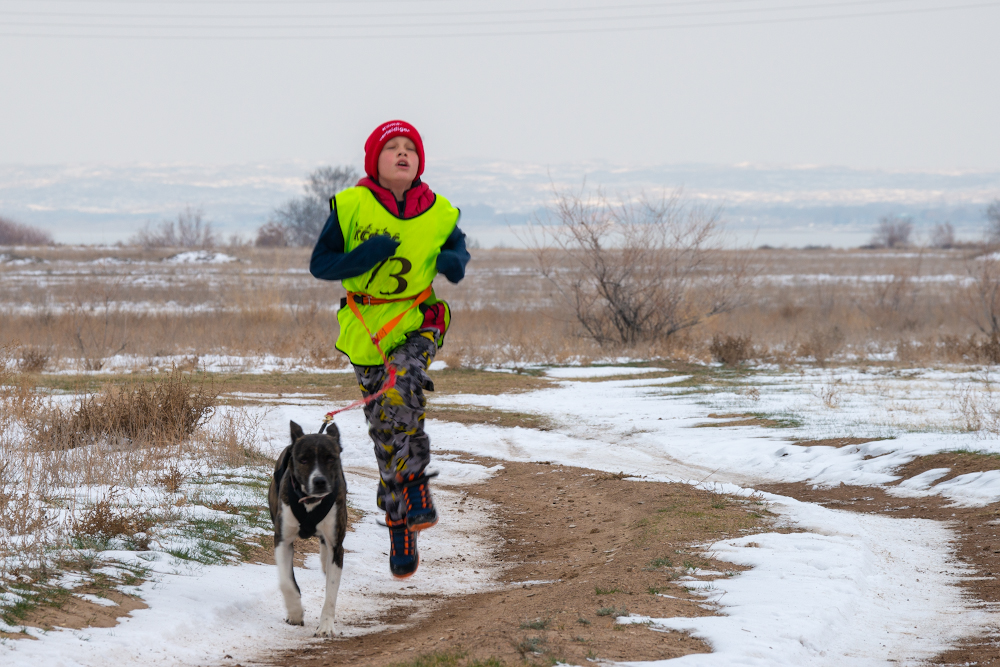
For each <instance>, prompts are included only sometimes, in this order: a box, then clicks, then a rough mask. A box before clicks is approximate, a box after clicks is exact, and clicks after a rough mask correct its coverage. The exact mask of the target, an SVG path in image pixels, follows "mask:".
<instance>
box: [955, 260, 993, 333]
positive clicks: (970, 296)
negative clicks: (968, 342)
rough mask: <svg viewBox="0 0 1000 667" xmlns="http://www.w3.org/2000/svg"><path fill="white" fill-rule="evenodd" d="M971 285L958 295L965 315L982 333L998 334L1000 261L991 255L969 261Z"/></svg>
mask: <svg viewBox="0 0 1000 667" xmlns="http://www.w3.org/2000/svg"><path fill="white" fill-rule="evenodd" d="M966 271H967V272H968V274H969V277H970V278H971V279H972V281H971V284H970V285H969V286H968V287H967V288H966V289H965V290H963V291H962V293H961V294H960V296H961V299H962V302H963V305H964V306H965V315H966V317H968V319H969V320H970V321H971V322H972V323H973V324H974V325H975V326H976V327H977V328H978V329H979V330H980V331H982V332H983V333H985V334H987V335H990V336H994V335H997V334H1000V261H998V260H997V258H996V257H994V256H993V255H986V256H982V257H977V258H973V259H969V260H968V261H967V262H966Z"/></svg>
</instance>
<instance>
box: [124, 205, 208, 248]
mask: <svg viewBox="0 0 1000 667" xmlns="http://www.w3.org/2000/svg"><path fill="white" fill-rule="evenodd" d="M128 242H129V244H131V245H137V246H141V247H143V248H214V247H215V246H216V245H218V244H219V238H218V236H216V234H215V231H214V230H213V229H212V223H210V222H207V221H205V220H204V217H203V213H202V211H201V210H200V209H195V208H191V207H190V206H188V207H187V208H185V209H184V210H183V211H181V212H180V213H179V214H178V215H177V220H164V221H162V222H160V223H159V224H157V225H155V226H154V225H153V223H146V226H145V227H143V229H141V230H139V231H138V232H137V233H136V234H135V235H134V236H132V238H131V239H129V241H128Z"/></svg>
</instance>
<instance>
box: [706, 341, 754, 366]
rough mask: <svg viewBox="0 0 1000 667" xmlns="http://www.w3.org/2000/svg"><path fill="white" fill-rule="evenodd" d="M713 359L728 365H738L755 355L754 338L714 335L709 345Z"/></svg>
mask: <svg viewBox="0 0 1000 667" xmlns="http://www.w3.org/2000/svg"><path fill="white" fill-rule="evenodd" d="M708 349H709V352H711V354H712V359H714V360H715V361H718V362H719V363H721V364H725V365H726V366H738V365H740V364H742V363H743V362H745V361H748V360H750V359H751V358H752V357H753V339H752V338H751V337H750V336H730V335H728V334H727V335H725V336H720V335H718V334H716V335H715V336H712V342H711V343H710V344H709V346H708Z"/></svg>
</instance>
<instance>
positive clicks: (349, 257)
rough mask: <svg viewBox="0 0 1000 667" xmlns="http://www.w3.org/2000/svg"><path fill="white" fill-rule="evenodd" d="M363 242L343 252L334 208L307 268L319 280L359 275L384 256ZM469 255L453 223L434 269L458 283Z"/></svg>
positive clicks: (342, 234)
mask: <svg viewBox="0 0 1000 667" xmlns="http://www.w3.org/2000/svg"><path fill="white" fill-rule="evenodd" d="M366 245H367V244H364V243H363V244H361V245H360V246H358V247H357V248H355V249H354V250H352V251H351V252H344V233H343V231H341V229H340V220H338V219H337V212H336V211H334V212H332V213H331V214H330V217H329V218H327V219H326V224H325V225H324V226H323V231H322V232H320V235H319V239H318V240H317V241H316V247H315V248H314V249H313V253H312V259H311V260H310V261H309V272H310V273H311V274H313V276H315V277H316V278H319V279H321V280H344V279H346V278H353V277H354V276H360V275H361V274H363V273H365V272H366V271H370V270H371V269H372V267H374V266H375V265H376V264H378V263H379V262H381V261H382V260H383V259H385V257H384V256H379V254H378V251H377V249H376V248H373V247H372V246H368V247H366ZM470 259H471V255H469V250H468V249H467V248H466V247H465V233H464V232H462V230H461V229H459V228H458V225H455V229H453V230H452V232H451V234H450V235H449V236H448V238H447V239H445V242H444V243H443V244H442V245H441V253H440V254H439V255H438V258H437V269H438V271H439V272H440V273H443V274H444V276H445V278H447V279H448V281H449V282H452V283H457V282H459V281H461V280H462V278H464V277H465V266H466V264H468V263H469V260H470Z"/></svg>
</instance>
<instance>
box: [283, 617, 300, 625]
mask: <svg viewBox="0 0 1000 667" xmlns="http://www.w3.org/2000/svg"><path fill="white" fill-rule="evenodd" d="M285 623H288V625H305V623H304V622H303V620H302V617H301V616H299V618H298V620H296V619H294V618H286V619H285Z"/></svg>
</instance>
